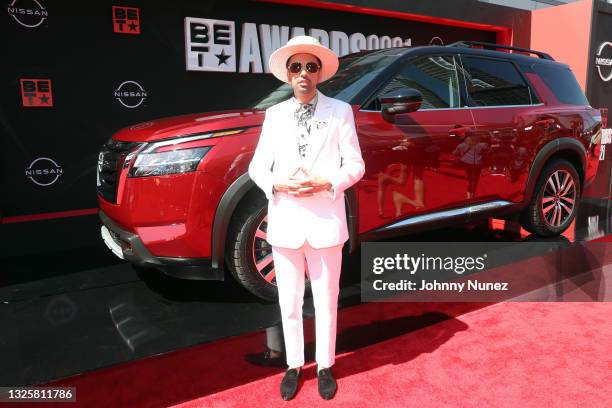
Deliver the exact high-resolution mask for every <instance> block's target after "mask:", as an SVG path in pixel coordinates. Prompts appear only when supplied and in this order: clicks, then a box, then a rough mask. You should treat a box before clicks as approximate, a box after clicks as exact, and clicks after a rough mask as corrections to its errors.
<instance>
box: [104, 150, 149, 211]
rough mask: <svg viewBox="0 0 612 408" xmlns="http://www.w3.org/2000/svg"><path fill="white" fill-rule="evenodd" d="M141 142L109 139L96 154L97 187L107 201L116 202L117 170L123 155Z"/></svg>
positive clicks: (121, 162) (122, 160) (123, 157)
mask: <svg viewBox="0 0 612 408" xmlns="http://www.w3.org/2000/svg"><path fill="white" fill-rule="evenodd" d="M141 144H142V143H135V142H121V141H118V140H112V139H111V140H109V141H108V142H107V143H106V144H104V146H102V149H101V150H100V154H99V155H98V168H97V182H96V184H97V189H98V193H99V194H100V195H101V196H102V197H103V198H104V199H105V200H107V201H110V202H111V203H113V204H117V188H118V187H119V183H118V181H119V170H120V166H121V165H122V164H123V162H124V160H125V156H127V155H128V153H130V152H131V151H132V150H134V149H136V148H137V147H139V146H140V145H141Z"/></svg>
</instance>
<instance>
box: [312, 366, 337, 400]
mask: <svg viewBox="0 0 612 408" xmlns="http://www.w3.org/2000/svg"><path fill="white" fill-rule="evenodd" d="M317 378H318V382H319V395H321V398H323V399H325V400H330V399H332V398H334V394H336V389H338V385H337V384H336V379H335V378H334V376H333V375H332V372H331V370H330V369H329V368H323V369H321V370H319V371H318V373H317Z"/></svg>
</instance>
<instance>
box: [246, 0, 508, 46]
mask: <svg viewBox="0 0 612 408" xmlns="http://www.w3.org/2000/svg"><path fill="white" fill-rule="evenodd" d="M257 1H260V2H262V3H276V4H286V5H290V6H300V7H312V8H321V9H328V10H339V11H346V12H349V13H360V14H370V15H374V16H382V17H391V18H397V19H400V20H411V21H420V22H423V23H430V24H440V25H447V26H452V27H463V28H471V29H475V30H484V31H493V32H495V33H496V34H497V43H498V44H506V45H510V44H511V41H512V29H511V28H509V27H502V26H495V25H490V24H480V23H473V22H470V21H461V20H454V19H451V18H442V17H433V16H424V15H422V14H413V13H406V12H403V11H393V10H382V9H376V8H370V7H360V6H354V5H351V4H338V3H330V2H327V1H319V0H299V1H296V0H257Z"/></svg>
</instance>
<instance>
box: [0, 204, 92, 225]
mask: <svg viewBox="0 0 612 408" xmlns="http://www.w3.org/2000/svg"><path fill="white" fill-rule="evenodd" d="M97 213H98V209H97V208H85V209H83V210H70V211H58V212H51V213H42V214H28V215H16V216H13V217H4V218H0V224H12V223H16V222H29V221H40V220H52V219H55V218H68V217H80V216H83V215H92V214H97Z"/></svg>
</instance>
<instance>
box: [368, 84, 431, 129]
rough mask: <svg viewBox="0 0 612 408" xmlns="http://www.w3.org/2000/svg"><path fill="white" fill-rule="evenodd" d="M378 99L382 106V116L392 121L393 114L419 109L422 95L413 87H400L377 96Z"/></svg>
mask: <svg viewBox="0 0 612 408" xmlns="http://www.w3.org/2000/svg"><path fill="white" fill-rule="evenodd" d="M378 101H379V102H380V104H381V106H383V109H382V114H383V117H384V118H385V119H386V120H388V121H390V122H393V116H394V115H397V114H398V113H409V112H415V111H417V110H419V108H420V107H421V103H422V102H423V95H422V94H421V93H420V92H419V91H417V90H416V89H414V88H400V89H396V90H395V91H391V92H388V93H386V94H384V95H382V96H379V97H378ZM385 105H388V106H385ZM389 105H390V106H389Z"/></svg>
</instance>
